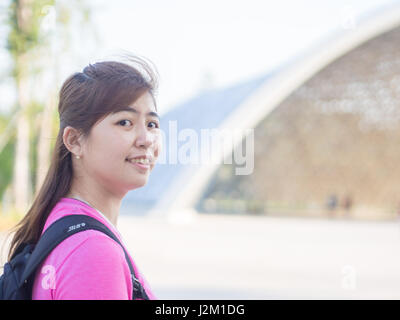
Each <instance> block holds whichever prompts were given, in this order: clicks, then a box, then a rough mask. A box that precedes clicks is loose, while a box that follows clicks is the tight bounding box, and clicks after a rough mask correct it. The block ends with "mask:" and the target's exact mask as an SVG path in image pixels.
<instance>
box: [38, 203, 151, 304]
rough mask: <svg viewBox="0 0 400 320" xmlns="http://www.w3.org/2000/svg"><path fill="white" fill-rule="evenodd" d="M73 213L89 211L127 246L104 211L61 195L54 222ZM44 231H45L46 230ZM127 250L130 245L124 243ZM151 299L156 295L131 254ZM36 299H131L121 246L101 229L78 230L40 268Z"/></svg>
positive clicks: (49, 219) (137, 272)
mask: <svg viewBox="0 0 400 320" xmlns="http://www.w3.org/2000/svg"><path fill="white" fill-rule="evenodd" d="M71 214H85V215H88V216H90V217H93V218H95V219H97V220H99V221H100V222H102V223H103V224H105V225H106V226H107V227H108V228H109V229H110V230H111V231H112V232H113V233H114V234H115V235H116V236H117V238H118V239H119V240H120V242H121V243H122V245H124V243H123V241H122V238H121V235H120V233H119V232H118V230H117V229H116V228H115V227H114V226H113V225H112V224H111V223H110V222H109V221H108V219H107V218H105V217H104V216H103V215H102V214H101V213H100V212H98V211H97V210H95V209H93V208H92V207H90V206H89V205H88V204H86V203H84V202H82V201H80V200H77V199H72V198H61V200H60V201H59V202H58V203H57V204H56V205H55V207H54V208H53V210H52V211H51V212H50V214H49V217H48V218H47V220H46V223H45V225H44V229H43V232H44V231H45V230H46V229H47V228H48V226H50V224H51V223H53V222H54V221H56V220H58V219H60V218H61V217H64V216H66V215H71ZM43 232H42V233H43ZM124 248H125V250H126V246H125V245H124ZM129 258H130V259H131V262H132V266H133V268H134V270H135V274H136V277H137V278H138V280H139V281H140V283H141V284H142V285H143V288H144V289H145V291H146V293H147V295H148V297H149V299H156V297H155V296H154V294H153V293H152V292H151V289H150V287H149V285H148V283H147V281H146V280H145V278H144V277H143V276H142V275H141V274H140V272H139V270H138V268H137V267H136V265H135V263H134V261H133V259H132V257H131V256H129ZM32 299H33V300H98V299H102V300H131V299H132V280H131V276H130V270H129V266H128V263H127V262H126V258H125V254H124V251H123V249H122V248H121V246H120V245H119V244H118V243H117V242H116V241H114V240H113V239H111V238H110V237H109V236H107V235H106V234H104V233H102V232H100V231H97V230H86V231H82V232H78V233H76V234H74V235H72V236H70V237H68V238H67V239H65V240H64V241H63V242H61V243H60V244H59V245H58V246H57V247H56V248H55V249H54V250H53V251H52V252H51V253H50V254H49V255H48V256H47V258H46V259H45V260H44V261H43V263H42V264H41V265H40V266H39V267H38V269H37V271H36V275H35V281H34V284H33V291H32Z"/></svg>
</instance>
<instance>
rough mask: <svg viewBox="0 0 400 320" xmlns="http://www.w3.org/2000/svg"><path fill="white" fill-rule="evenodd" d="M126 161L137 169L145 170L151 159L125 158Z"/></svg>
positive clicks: (148, 168)
mask: <svg viewBox="0 0 400 320" xmlns="http://www.w3.org/2000/svg"><path fill="white" fill-rule="evenodd" d="M125 161H126V162H129V163H130V164H132V165H133V166H134V167H135V168H136V169H139V171H140V172H144V173H145V172H147V171H148V170H150V164H151V161H150V159H149V158H147V157H145V158H132V159H125Z"/></svg>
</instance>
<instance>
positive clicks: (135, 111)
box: [113, 107, 160, 120]
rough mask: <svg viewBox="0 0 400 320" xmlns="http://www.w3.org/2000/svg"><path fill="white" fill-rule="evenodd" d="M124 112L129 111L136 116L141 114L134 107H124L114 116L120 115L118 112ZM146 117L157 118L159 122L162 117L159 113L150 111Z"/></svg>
mask: <svg viewBox="0 0 400 320" xmlns="http://www.w3.org/2000/svg"><path fill="white" fill-rule="evenodd" d="M122 111H128V112H133V113H135V114H139V113H140V112H139V111H137V110H136V109H135V108H132V107H122V108H120V109H118V110H116V111H114V112H113V114H115V113H118V112H122ZM146 116H151V117H156V118H157V119H158V120H160V116H159V115H158V113H157V112H154V111H150V112H147V113H146Z"/></svg>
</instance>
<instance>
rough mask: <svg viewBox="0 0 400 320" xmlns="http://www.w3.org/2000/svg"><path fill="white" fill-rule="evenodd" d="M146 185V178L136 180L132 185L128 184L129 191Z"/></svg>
mask: <svg viewBox="0 0 400 320" xmlns="http://www.w3.org/2000/svg"><path fill="white" fill-rule="evenodd" d="M146 184H147V178H144V179H137V180H136V181H135V183H134V184H129V190H134V189H138V188H141V187H144V186H145V185H146Z"/></svg>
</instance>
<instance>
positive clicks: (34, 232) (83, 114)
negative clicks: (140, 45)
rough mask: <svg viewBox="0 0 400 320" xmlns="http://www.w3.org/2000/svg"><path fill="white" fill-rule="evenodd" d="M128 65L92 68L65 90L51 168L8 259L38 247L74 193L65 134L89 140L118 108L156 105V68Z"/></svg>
mask: <svg viewBox="0 0 400 320" xmlns="http://www.w3.org/2000/svg"><path fill="white" fill-rule="evenodd" d="M128 61H129V63H123V62H116V61H103V62H97V63H95V64H89V65H88V66H87V67H85V68H84V69H83V71H82V72H77V73H74V74H73V75H71V76H70V77H69V78H68V79H67V80H66V81H65V82H64V84H63V85H62V87H61V90H60V95H59V103H58V113H59V116H60V130H59V132H58V135H57V140H56V143H55V147H54V151H53V155H52V160H51V164H50V167H49V170H48V172H47V175H46V178H45V179H44V182H43V184H42V186H41V188H40V190H39V192H38V193H37V196H36V198H35V199H34V201H33V204H32V206H31V208H30V209H29V211H28V212H27V214H26V215H25V216H24V218H23V219H22V220H21V221H20V222H19V223H18V224H17V225H16V226H15V227H14V228H13V230H12V231H15V233H14V236H13V238H12V241H11V244H10V249H9V254H8V259H11V258H12V257H13V256H14V255H15V254H16V253H17V251H18V248H19V247H20V245H21V244H25V243H37V241H38V239H39V237H40V235H41V232H42V229H43V227H44V224H45V222H46V219H47V217H48V215H49V213H50V212H51V210H52V209H53V208H54V206H55V205H56V204H57V202H58V201H59V200H60V199H61V198H62V197H63V196H65V195H66V194H67V193H68V192H69V190H70V187H71V182H72V177H73V170H72V162H71V153H70V152H69V150H68V149H67V148H66V147H65V145H64V142H63V132H64V128H65V127H66V126H71V127H73V128H75V129H77V130H79V131H80V132H81V133H82V134H83V136H86V137H87V136H88V135H89V133H90V130H91V128H92V127H93V126H94V125H95V124H96V123H97V122H98V121H100V120H102V119H104V117H106V116H107V115H108V114H110V113H111V112H112V111H114V110H116V109H118V108H119V107H123V106H127V105H130V104H132V103H133V102H135V101H136V100H137V99H138V98H139V97H140V96H141V95H142V94H143V93H145V92H146V91H147V92H149V93H150V94H151V96H152V97H153V99H154V103H155V105H156V102H155V90H156V88H157V78H156V71H155V69H154V66H153V65H152V64H149V62H148V61H146V60H144V59H143V58H139V57H136V56H129V57H128ZM133 64H134V65H135V66H133Z"/></svg>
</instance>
